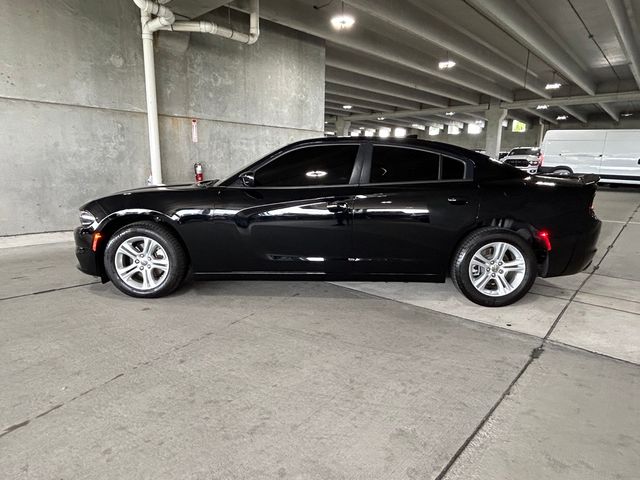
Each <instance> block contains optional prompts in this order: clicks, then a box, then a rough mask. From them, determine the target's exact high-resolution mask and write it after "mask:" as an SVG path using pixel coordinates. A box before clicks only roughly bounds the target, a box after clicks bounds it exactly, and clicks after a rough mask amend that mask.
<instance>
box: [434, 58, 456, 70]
mask: <svg viewBox="0 0 640 480" xmlns="http://www.w3.org/2000/svg"><path fill="white" fill-rule="evenodd" d="M455 66H456V62H454V61H453V60H445V61H443V62H440V63H438V68H439V69H440V70H446V69H447V68H453V67H455Z"/></svg>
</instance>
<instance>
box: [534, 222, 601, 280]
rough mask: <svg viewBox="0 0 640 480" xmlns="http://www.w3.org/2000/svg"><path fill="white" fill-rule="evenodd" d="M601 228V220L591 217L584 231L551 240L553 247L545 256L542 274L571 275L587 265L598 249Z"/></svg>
mask: <svg viewBox="0 0 640 480" xmlns="http://www.w3.org/2000/svg"><path fill="white" fill-rule="evenodd" d="M601 228H602V222H600V220H598V219H597V218H593V219H591V221H590V224H589V227H588V228H587V229H586V231H584V232H582V233H577V234H572V235H569V236H567V237H564V238H561V239H556V240H552V244H553V247H552V250H551V251H550V252H549V254H548V256H547V262H546V266H545V269H544V270H545V271H544V272H543V274H542V276H543V277H557V276H561V275H573V274H574V273H579V272H582V271H583V270H584V269H586V268H587V267H589V265H591V262H592V261H593V257H594V255H595V254H596V251H597V250H598V249H597V243H598V237H599V236H600V229H601Z"/></svg>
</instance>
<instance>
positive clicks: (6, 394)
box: [0, 0, 640, 480]
mask: <svg viewBox="0 0 640 480" xmlns="http://www.w3.org/2000/svg"><path fill="white" fill-rule="evenodd" d="M0 7H1V11H2V14H0V40H1V41H0V133H1V134H0V152H1V153H0V155H1V158H2V161H1V166H2V173H1V174H0V278H1V280H2V281H1V282H0V327H1V328H0V331H1V332H2V334H1V335H0V363H1V365H2V368H1V369H0V472H2V474H1V475H0V476H1V477H2V478H7V479H35V478H43V479H44V478H47V479H49V478H65V479H72V478H83V479H84V478H87V479H98V478H119V479H123V478H154V479H163V478H167V479H176V478H189V479H258V478H259V479H263V478H264V479H267V478H292V479H323V480H326V479H405V478H408V479H418V478H420V479H434V480H436V479H437V480H440V479H447V480H452V479H465V480H467V479H506V478H518V479H534V478H535V479H539V478H548V479H581V480H582V479H587V478H589V479H591V478H592V479H609V478H610V479H614V478H616V479H629V480H631V479H636V478H638V475H639V474H638V472H640V293H639V292H640V273H638V272H639V271H640V189H639V187H638V184H640V174H639V173H637V172H636V174H635V175H636V177H635V180H630V181H625V182H623V183H616V182H615V181H604V180H603V181H601V182H600V184H599V186H598V191H597V193H596V196H595V200H594V205H593V208H594V211H595V214H596V215H597V217H598V218H599V219H600V221H601V222H602V230H601V233H600V237H599V240H598V244H597V253H596V254H595V257H594V258H593V262H592V263H591V264H590V265H589V266H588V267H587V269H585V270H584V271H582V272H581V273H578V274H575V275H571V276H566V277H557V278H538V279H537V280H536V281H535V284H534V285H533V287H532V289H531V290H530V292H529V293H528V294H527V295H526V296H525V297H524V298H523V299H521V300H520V301H519V302H517V303H515V304H513V305H509V306H506V307H501V308H485V307H480V306H478V305H476V304H474V303H472V302H470V301H469V300H467V299H466V298H464V297H463V296H461V295H460V294H459V293H458V292H457V290H456V288H455V287H454V286H453V284H452V282H451V281H450V280H449V279H447V281H446V282H445V283H433V284H430V283H420V282H404V281H384V282H374V281H330V282H329V281H327V282H325V281H293V280H286V279H285V280H280V281H261V280H251V281H238V280H224V281H223V280H221V281H213V282H198V281H194V280H191V279H190V280H188V281H187V283H186V284H185V285H184V286H183V287H181V288H180V289H179V290H178V291H177V292H175V293H174V294H172V295H170V296H168V297H165V298H159V299H138V298H131V297H127V296H125V295H123V294H122V293H121V292H119V291H118V290H117V289H116V288H115V287H114V285H113V284H112V283H102V282H101V280H100V278H97V277H88V276H86V275H84V274H83V273H81V272H79V271H78V270H77V268H76V266H77V260H76V257H75V246H74V243H73V233H72V230H73V229H74V228H75V227H77V226H78V225H79V220H78V214H79V209H80V207H81V206H82V205H84V204H85V203H87V202H88V201H90V200H92V199H95V198H99V197H102V196H105V195H109V194H111V193H113V192H118V191H123V190H127V189H132V188H138V187H144V186H145V185H169V184H185V183H194V182H195V180H196V178H195V177H194V175H195V172H194V166H195V165H199V168H201V171H202V173H203V175H204V178H205V179H224V178H226V177H228V176H229V175H231V174H232V173H234V172H237V171H239V169H241V168H242V167H243V166H245V165H248V164H251V163H253V162H254V161H256V160H258V159H259V158H261V157H263V156H264V155H267V154H268V153H269V152H272V151H274V150H276V149H278V148H280V147H282V146H284V145H287V144H290V143H292V142H296V141H299V140H305V139H310V138H317V137H334V136H337V137H344V136H350V137H371V138H372V139H381V138H382V139H384V138H396V139H397V141H399V142H401V141H402V138H403V137H407V138H417V139H421V140H425V141H435V142H443V143H447V144H453V145H456V146H460V147H464V148H466V149H469V150H473V151H475V152H482V153H485V154H486V155H488V156H490V157H492V158H495V159H498V158H500V157H501V155H505V154H507V153H508V152H509V151H511V150H512V149H514V148H516V147H526V148H538V147H542V145H543V141H544V138H545V135H546V134H547V133H548V132H550V131H556V130H561V131H580V132H592V131H596V130H598V131H600V130H605V131H616V132H633V131H636V130H637V129H640V1H638V0H535V1H533V0H430V1H420V0H393V1H383V0H366V1H365V0H346V1H344V2H342V1H338V0H333V1H329V0H260V1H259V2H258V1H255V0H252V1H247V0H236V1H233V2H228V1H225V0H170V1H169V0H164V1H160V0H156V1H146V0H135V1H134V0H113V1H110V2H101V1H98V0H65V1H62V2H59V1H51V0H23V1H21V2H11V1H9V0H0ZM587 134H588V133H587ZM543 153H544V151H543ZM633 154H634V155H635V154H637V159H638V162H639V165H640V145H639V146H638V147H637V149H636V150H633ZM634 158H635V157H634ZM548 161H549V160H548V159H546V160H542V162H543V163H542V166H544V165H545V163H544V162H548ZM638 168H640V167H638ZM211 248H215V245H212V246H211Z"/></svg>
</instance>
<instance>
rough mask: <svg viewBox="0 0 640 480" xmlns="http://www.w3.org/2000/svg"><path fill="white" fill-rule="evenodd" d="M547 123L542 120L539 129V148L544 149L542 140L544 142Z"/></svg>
mask: <svg viewBox="0 0 640 480" xmlns="http://www.w3.org/2000/svg"><path fill="white" fill-rule="evenodd" d="M547 127H548V125H547V123H545V122H544V121H543V120H542V119H540V126H539V127H538V128H539V130H538V147H542V140H544V134H545V133H546V131H547Z"/></svg>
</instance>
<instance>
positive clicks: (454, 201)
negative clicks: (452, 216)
mask: <svg viewBox="0 0 640 480" xmlns="http://www.w3.org/2000/svg"><path fill="white" fill-rule="evenodd" d="M447 201H448V202H449V203H450V204H451V205H466V204H467V203H469V200H467V199H466V198H464V197H449V198H447Z"/></svg>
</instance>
